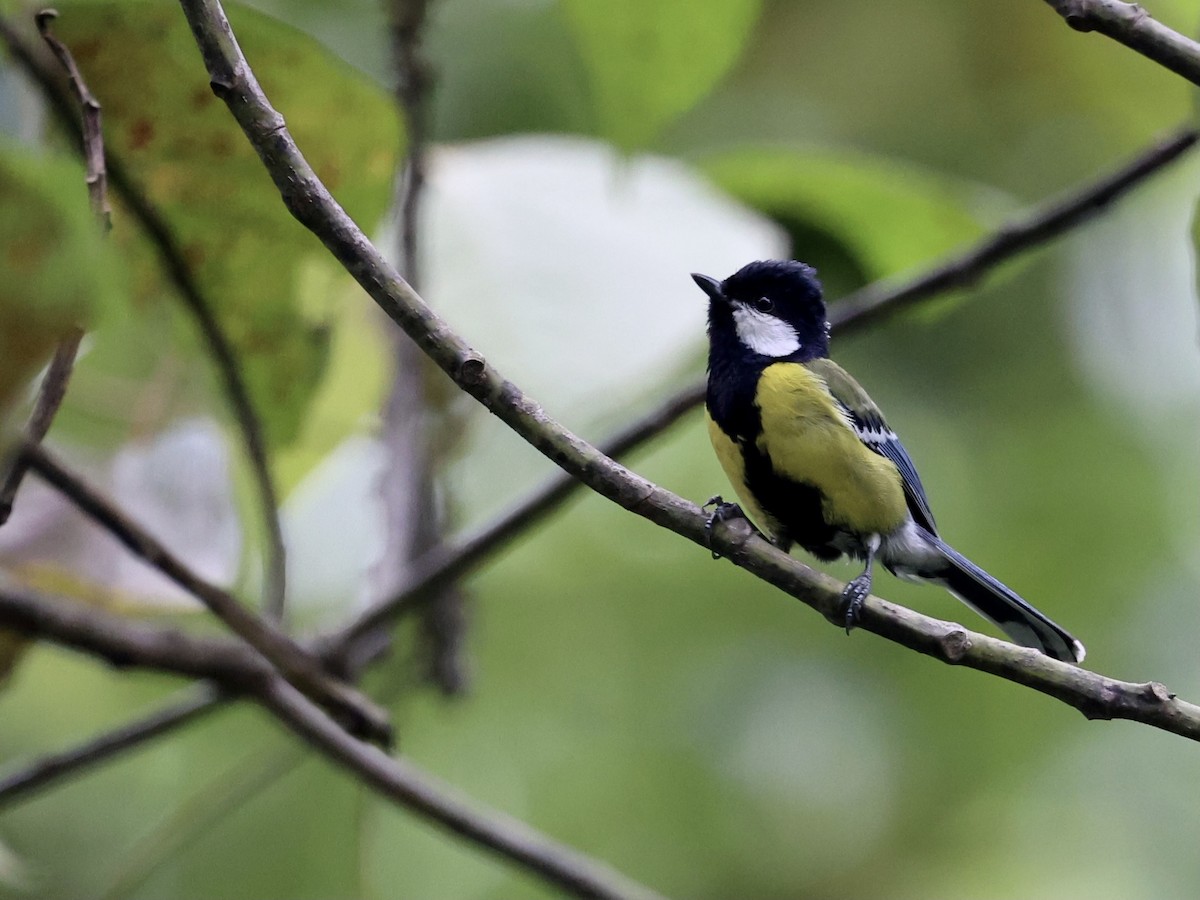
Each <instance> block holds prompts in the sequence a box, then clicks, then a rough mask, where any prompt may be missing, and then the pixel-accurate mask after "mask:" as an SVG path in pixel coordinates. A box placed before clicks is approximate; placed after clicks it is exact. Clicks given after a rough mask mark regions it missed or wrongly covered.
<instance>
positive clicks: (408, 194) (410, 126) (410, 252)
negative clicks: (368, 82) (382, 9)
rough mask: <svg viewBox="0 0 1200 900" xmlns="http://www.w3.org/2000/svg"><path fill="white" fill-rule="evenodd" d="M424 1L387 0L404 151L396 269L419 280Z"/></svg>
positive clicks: (424, 144)
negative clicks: (401, 114) (398, 251)
mask: <svg viewBox="0 0 1200 900" xmlns="http://www.w3.org/2000/svg"><path fill="white" fill-rule="evenodd" d="M428 10H429V0H391V3H390V11H391V16H392V22H391V28H392V47H393V51H394V53H395V56H396V60H395V62H396V75H397V85H396V95H397V99H398V100H399V101H400V106H401V108H402V109H403V111H404V124H405V131H406V137H407V141H408V143H407V152H406V153H405V158H404V181H403V186H402V188H401V191H400V271H401V272H403V273H404V277H405V279H406V280H407V281H408V283H409V284H412V285H419V284H421V277H420V275H421V271H420V265H421V259H420V227H419V226H420V222H419V218H420V212H421V201H422V199H423V190H424V187H425V178H426V173H427V169H428V163H429V112H430V111H429V93H430V89H431V88H432V86H433V73H432V70H431V68H430V66H429V63H428V61H426V59H425V57H424V54H423V53H422V49H421V45H422V38H423V36H424V32H425V22H426V14H427V12H428Z"/></svg>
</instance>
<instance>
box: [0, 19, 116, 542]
mask: <svg viewBox="0 0 1200 900" xmlns="http://www.w3.org/2000/svg"><path fill="white" fill-rule="evenodd" d="M57 15H58V13H57V12H55V11H54V10H52V9H44V10H42V11H41V12H40V13H38V14H37V26H38V32H39V33H40V34H41V36H42V40H44V41H45V42H46V45H47V46H48V47H49V48H50V50H51V51H52V52H53V53H54V55H55V56H56V57H57V58H58V61H59V63H60V64H61V65H62V67H63V69H64V70H66V73H67V78H68V80H69V82H70V85H71V90H72V91H73V92H74V94H75V99H76V101H78V103H79V106H80V108H81V109H82V112H83V128H82V130H81V132H80V144H79V146H80V149H81V151H82V153H83V158H84V163H85V169H86V175H85V180H86V183H87V189H88V201H89V202H90V203H91V207H92V214H93V215H94V216H95V217H96V221H97V222H98V223H99V225H100V230H101V232H102V233H104V234H108V232H109V231H111V230H112V207H110V206H109V203H108V175H107V170H106V169H105V166H104V131H103V129H102V128H101V124H100V123H101V116H100V104H99V103H98V102H97V101H96V98H95V97H94V96H93V95H92V92H91V90H89V89H88V86H87V82H85V81H84V80H83V75H82V74H81V73H80V71H79V67H78V66H76V65H75V59H74V57H72V56H71V51H70V50H68V49H67V48H66V46H65V45H64V44H63V43H62V42H61V41H60V40H59V39H58V38H56V37H55V36H54V35H53V34H52V33H51V31H50V22H51V20H53V19H54V18H55V17H56V16H57ZM82 341H83V329H82V328H80V327H78V326H76V327H74V328H72V329H71V330H70V331H69V332H68V333H67V334H66V336H65V337H63V339H62V340H61V341H59V344H58V347H57V348H56V349H55V351H54V358H53V359H51V360H50V365H49V367H48V368H47V369H46V375H45V377H44V378H43V379H42V383H41V385H40V386H39V388H38V395H37V399H36V400H35V401H34V404H33V411H32V413H31V414H30V416H29V421H28V422H27V423H26V425H25V439H26V440H28V441H32V442H33V443H35V444H40V443H41V442H42V440H43V439H44V438H45V437H46V435H47V434H48V433H49V431H50V426H51V424H53V422H54V417H55V415H57V414H58V409H59V407H60V406H62V402H63V399H64V398H65V397H66V395H67V384H68V383H69V382H70V380H71V373H72V371H74V369H75V357H76V355H77V354H78V353H79V344H80V343H81V342H82ZM27 471H28V468H27V467H26V465H25V463H24V461H23V460H22V459H21V457H20V456H16V457H14V458H13V459H12V461H11V463H10V465H9V469H8V474H7V475H6V476H5V478H4V483H3V485H0V525H3V524H4V523H5V522H7V521H8V519H9V517H10V516H11V515H12V508H13V503H14V501H15V500H16V498H17V491H19V490H20V489H21V482H22V481H23V480H24V479H25V473H26V472H27Z"/></svg>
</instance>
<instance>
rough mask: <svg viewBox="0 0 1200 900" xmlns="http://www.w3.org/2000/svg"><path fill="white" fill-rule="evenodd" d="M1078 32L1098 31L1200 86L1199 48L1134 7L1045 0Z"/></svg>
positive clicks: (1107, 1)
mask: <svg viewBox="0 0 1200 900" xmlns="http://www.w3.org/2000/svg"><path fill="white" fill-rule="evenodd" d="M1046 2H1047V3H1048V4H1050V6H1052V7H1053V8H1054V11H1055V12H1056V13H1058V14H1059V15H1060V16H1062V17H1063V19H1065V20H1066V23H1067V24H1068V25H1070V26H1071V27H1072V28H1074V29H1075V30H1076V31H1098V32H1100V33H1101V34H1103V35H1105V36H1107V37H1110V38H1112V39H1113V40H1114V41H1117V42H1119V43H1122V44H1124V45H1125V46H1126V47H1129V48H1130V49H1131V50H1136V51H1137V52H1138V53H1140V54H1142V56H1145V57H1146V58H1147V59H1152V60H1154V61H1155V62H1156V63H1158V64H1159V65H1160V66H1163V67H1164V68H1167V69H1170V70H1171V71H1172V72H1174V73H1175V74H1176V75H1182V76H1183V77H1184V78H1186V79H1187V80H1188V81H1190V82H1192V83H1193V84H1200V44H1198V43H1196V42H1195V41H1193V40H1192V39H1191V38H1188V37H1184V36H1183V35H1182V34H1180V33H1179V32H1177V31H1174V30H1172V29H1170V28H1168V27H1167V26H1166V25H1163V24H1162V23H1161V22H1159V21H1157V20H1156V19H1154V18H1152V17H1151V15H1150V14H1149V13H1148V12H1146V10H1144V9H1142V7H1141V6H1138V5H1137V4H1135V3H1122V2H1120V0H1046Z"/></svg>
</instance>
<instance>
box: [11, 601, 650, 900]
mask: <svg viewBox="0 0 1200 900" xmlns="http://www.w3.org/2000/svg"><path fill="white" fill-rule="evenodd" d="M0 628H6V629H12V630H13V631H17V632H20V633H22V634H25V635H28V636H29V637H36V638H40V639H42V640H49V641H53V642H56V643H58V644H61V645H63V646H66V647H70V648H72V649H75V650H80V651H83V652H85V653H88V654H90V655H92V656H95V657H98V658H100V659H105V660H108V661H109V662H110V663H112V664H113V665H117V666H141V667H146V668H151V669H156V670H160V671H165V672H172V673H175V674H179V675H185V676H190V677H197V678H210V679H212V680H213V681H214V682H216V683H217V684H220V685H222V686H223V687H225V688H226V689H228V690H230V691H234V692H242V693H245V694H246V695H247V696H249V697H251V698H253V699H255V700H256V701H257V702H259V703H260V704H261V705H262V706H263V707H265V708H266V709H267V710H269V711H270V712H271V713H272V714H273V715H274V716H275V717H276V718H277V719H278V720H279V721H280V722H282V723H283V724H284V725H286V726H287V728H288V729H289V730H291V731H293V732H294V733H295V734H297V735H298V736H299V737H301V738H303V739H304V740H305V741H306V742H308V743H309V744H310V745H312V746H314V747H316V748H317V749H318V750H320V751H321V752H323V753H324V754H325V755H326V756H327V757H329V758H330V759H332V760H333V761H335V762H336V763H338V764H339V765H341V766H342V767H344V768H346V769H348V770H349V771H351V772H352V773H354V774H355V775H356V777H358V778H359V779H361V780H362V781H364V782H366V783H367V784H368V785H370V786H371V787H372V788H374V789H375V791H376V792H378V793H379V794H380V795H382V796H384V797H386V798H388V799H389V800H391V801H392V802H394V803H396V804H398V805H400V806H402V807H405V808H406V809H409V810H412V811H413V812H415V813H417V814H418V815H420V816H421V817H423V818H425V819H427V820H428V821H430V822H433V823H434V824H435V825H437V826H439V827H441V828H443V829H445V830H447V831H449V832H451V833H452V834H456V835H458V836H459V837H462V838H464V839H466V840H468V841H470V842H472V843H473V844H475V845H477V846H482V847H486V848H488V849H490V850H492V851H493V852H495V853H496V854H498V855H499V856H501V857H503V858H505V859H507V860H509V861H511V862H513V863H515V864H517V865H519V866H521V867H522V868H524V869H526V870H528V871H529V872H531V873H533V874H534V875H537V876H538V877H540V878H542V879H543V880H545V881H547V882H548V883H550V884H555V885H558V886H560V887H562V888H564V889H565V890H567V891H569V892H571V893H572V894H575V895H577V896H582V897H602V898H639V897H640V898H653V897H657V896H658V895H657V894H655V893H654V892H653V891H651V890H649V889H648V888H645V887H643V886H642V885H639V884H637V883H635V882H633V881H630V880H629V879H627V878H626V877H624V876H623V875H620V874H619V873H617V872H615V871H614V870H612V869H611V868H609V867H608V866H606V865H604V864H603V863H600V862H598V861H596V860H593V859H591V858H589V857H587V856H585V855H584V854H582V853H580V852H578V851H576V850H573V849H571V848H569V847H567V846H565V845H563V844H559V843H557V842H555V841H553V840H551V839H550V838H548V837H546V836H545V835H543V834H540V833H539V832H537V831H535V830H534V829H532V828H531V827H529V826H528V825H525V824H524V823H522V822H519V821H517V820H515V819H512V818H509V817H507V816H504V815H502V814H500V813H498V812H492V811H484V810H481V809H479V808H477V807H475V806H474V805H473V804H471V803H470V802H469V801H467V800H466V798H464V797H463V796H462V795H461V794H459V793H457V792H456V791H454V790H453V789H452V788H450V787H449V786H447V785H445V784H442V783H440V782H438V781H437V780H436V779H435V778H433V777H432V776H431V775H429V774H427V773H425V772H422V771H421V770H420V769H419V768H417V767H416V766H414V765H413V764H412V763H410V762H408V761H406V760H403V759H397V758H393V757H390V756H388V755H386V754H385V753H383V752H382V751H380V750H378V749H376V748H375V747H372V746H371V745H369V744H365V743H362V742H360V741H358V740H356V739H355V738H354V737H352V736H351V735H350V734H348V733H347V732H345V731H344V730H342V729H341V728H340V727H339V726H338V725H337V724H336V723H335V722H334V721H333V720H332V719H330V718H329V717H328V716H327V715H325V713H323V712H322V711H321V710H320V709H319V708H318V707H316V706H315V705H313V704H312V703H311V702H310V701H309V700H308V699H307V698H306V697H305V696H304V695H303V694H301V693H300V692H299V691H297V690H296V689H295V688H293V687H292V686H291V685H290V684H288V683H287V682H286V681H284V680H283V679H282V678H280V677H279V676H278V674H276V673H275V671H274V670H272V669H271V668H270V666H268V665H267V664H266V662H265V661H264V660H262V659H261V657H259V656H257V655H256V654H255V653H253V651H251V650H250V649H249V648H248V647H246V646H245V645H244V644H242V643H240V642H237V641H234V640H230V639H227V638H208V637H199V636H196V635H190V634H187V633H185V632H181V631H178V630H175V629H173V628H167V627H163V626H159V625H150V624H145V623H141V622H134V621H129V620H127V619H124V618H122V617H120V616H117V615H114V614H112V613H108V612H103V611H101V610H97V609H92V608H90V607H87V606H84V605H82V604H79V603H74V602H71V601H68V600H63V599H59V598H52V597H48V596H46V595H44V594H40V593H37V592H35V591H30V590H25V589H9V588H4V587H0Z"/></svg>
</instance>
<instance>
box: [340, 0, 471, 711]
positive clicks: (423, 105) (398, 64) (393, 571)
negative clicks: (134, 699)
mask: <svg viewBox="0 0 1200 900" xmlns="http://www.w3.org/2000/svg"><path fill="white" fill-rule="evenodd" d="M429 5H430V0H389V2H388V4H387V6H388V12H389V16H390V20H391V21H390V27H391V35H392V42H391V46H392V57H393V62H394V64H395V68H396V100H397V103H398V105H399V106H400V109H401V112H402V113H403V115H404V123H405V131H406V138H407V142H406V151H405V158H404V168H403V177H402V179H401V184H400V193H399V220H400V239H399V268H400V271H401V272H402V273H403V275H404V277H405V279H407V281H408V283H409V284H411V285H414V286H418V285H420V284H421V240H420V238H421V228H420V224H421V223H420V218H421V206H422V202H423V198H424V188H425V180H426V169H427V167H428V156H429V140H430V120H431V108H430V99H431V91H432V88H433V70H432V67H431V66H430V64H429V62H428V61H427V60H426V58H425V55H424V50H423V47H422V43H423V39H424V33H425V26H426V21H427V14H428V11H429ZM390 335H391V343H392V359H393V361H394V364H395V367H394V369H393V374H392V384H391V389H390V391H389V393H388V397H387V400H386V401H385V403H384V406H383V422H382V427H381V429H380V439H381V440H382V441H383V443H384V445H385V446H386V447H387V463H386V465H385V468H384V471H383V477H382V479H381V482H380V491H381V495H382V498H383V502H384V506H385V509H386V511H387V519H386V524H385V527H386V530H385V535H384V552H383V554H382V555H381V557H380V560H379V563H378V565H377V566H376V569H375V572H374V577H373V579H372V581H373V582H374V584H373V596H374V597H383V596H386V595H388V594H392V593H394V592H395V590H396V586H397V584H400V583H405V582H407V581H410V580H411V578H412V569H413V565H414V560H419V559H421V558H423V557H425V556H427V555H428V554H430V553H432V552H437V549H438V547H439V546H440V545H441V542H442V540H443V539H444V537H445V533H444V532H445V529H444V522H443V516H442V515H441V514H440V513H441V509H440V508H439V507H440V505H441V504H439V502H438V497H437V492H436V490H435V483H434V480H435V476H436V465H435V461H434V459H433V457H432V455H431V448H432V447H434V446H437V445H438V444H439V443H441V442H443V441H445V442H449V441H451V440H452V438H451V437H450V436H449V435H448V434H447V433H446V431H447V426H446V423H445V420H444V416H441V415H439V410H438V408H437V404H438V396H437V392H436V391H433V390H431V389H430V386H429V384H428V381H429V379H428V377H427V375H428V369H429V362H428V360H427V359H426V358H425V354H424V353H422V352H421V350H420V348H419V347H417V346H416V345H415V344H413V342H412V341H411V340H409V338H408V336H407V335H406V334H404V333H403V332H402V331H399V330H395V329H393V330H391V332H390ZM467 622H468V606H467V596H466V592H465V590H464V589H463V587H462V586H461V585H458V584H455V583H454V582H453V581H444V582H442V583H441V586H440V587H439V589H438V590H437V591H436V592H435V593H434V594H431V595H430V598H429V601H428V602H427V603H426V604H425V607H424V608H423V609H422V614H421V623H420V628H419V630H418V632H417V635H418V652H417V654H416V655H417V657H418V659H419V665H420V666H421V668H422V672H421V674H422V676H423V677H425V678H427V679H429V680H430V681H431V682H432V683H433V684H434V685H436V686H437V688H438V689H439V690H441V692H442V693H443V694H446V695H448V696H454V695H458V694H461V693H463V692H464V691H465V690H466V689H467V686H468V682H469V680H470V676H469V666H468V663H467V660H466V646H465V641H466V632H467ZM389 643H390V638H389V635H388V634H387V633H386V632H380V633H379V634H377V635H374V636H373V639H372V640H366V639H361V640H359V641H357V642H356V644H355V647H354V651H353V653H350V654H349V655H348V656H347V657H346V662H347V664H348V665H350V666H351V667H352V668H355V669H358V668H361V667H362V666H363V665H365V664H366V663H367V662H368V661H369V660H371V659H374V658H376V657H377V656H378V655H380V653H381V652H382V651H383V649H384V648H386V647H387V646H388V644H389Z"/></svg>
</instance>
